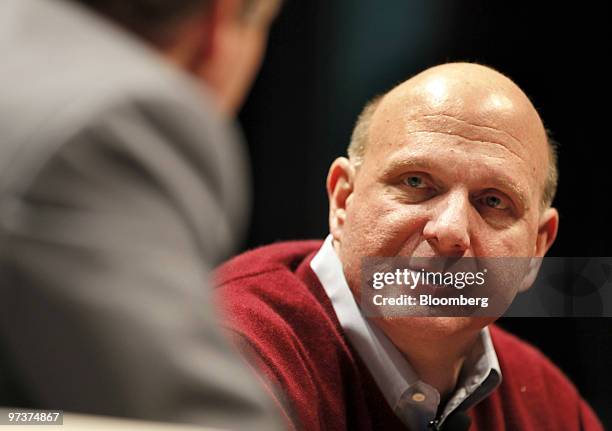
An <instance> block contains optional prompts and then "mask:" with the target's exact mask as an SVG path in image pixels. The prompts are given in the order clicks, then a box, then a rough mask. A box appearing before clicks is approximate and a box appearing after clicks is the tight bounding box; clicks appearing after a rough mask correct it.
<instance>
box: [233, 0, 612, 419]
mask: <svg viewBox="0 0 612 431" xmlns="http://www.w3.org/2000/svg"><path fill="white" fill-rule="evenodd" d="M609 40H610V6H609V4H608V3H606V2H593V1H582V2H567V3H566V4H562V3H561V2H554V3H552V2H536V1H530V2H521V1H513V2H502V1H496V2H490V1H486V0H463V1H460V2H459V1H448V0H421V1H415V0H382V1H381V0H379V1H374V0H369V1H368V0H302V1H297V0H287V1H286V2H285V6H284V9H283V11H282V13H281V15H280V16H279V18H278V20H277V22H276V24H275V25H274V27H273V29H272V33H271V35H270V45H269V50H268V55H267V58H266V61H265V62H264V65H263V68H262V73H261V75H260V77H259V78H258V81H257V82H256V84H255V87H254V89H253V92H252V94H251V97H250V98H249V100H248V102H247V104H246V106H245V108H244V109H243V111H242V113H241V122H242V124H243V126H244V129H245V133H246V136H247V140H248V142H249V146H250V152H251V157H252V161H253V165H254V166H255V168H254V172H253V181H254V182H253V189H254V193H255V206H254V213H253V222H252V226H251V231H250V235H249V239H248V242H247V245H246V247H248V248H250V247H254V246H257V245H262V244H266V243H270V242H274V241H278V240H285V239H300V238H324V237H325V235H326V234H327V232H328V230H327V196H326V193H325V178H326V175H327V169H328V167H329V165H330V163H331V162H332V161H333V160H334V158H336V157H338V156H340V155H345V153H346V146H347V145H348V142H349V138H350V134H351V131H352V127H353V123H354V121H355V118H356V115H357V114H358V113H359V111H360V110H361V108H362V106H363V104H364V103H365V102H366V101H367V100H368V99H369V98H371V97H372V96H374V95H376V94H378V93H381V92H384V91H386V90H387V89H389V88H390V87H391V86H393V85H395V84H397V83H399V82H401V81H403V80H405V79H406V78H408V77H409V76H411V75H413V74H415V73H418V72H419V71H421V70H423V69H425V68H427V67H430V66H433V65H436V64H439V63H444V62H448V61H471V62H478V63H482V64H486V65H489V66H492V67H494V68H496V69H498V70H500V71H501V72H503V73H504V74H506V75H508V76H509V77H510V78H512V79H513V80H514V81H515V82H516V83H517V84H518V85H519V86H520V87H521V88H523V90H524V91H525V92H526V93H527V94H528V95H529V97H530V98H531V100H532V101H533V103H534V105H535V106H536V108H537V109H538V110H539V112H540V114H541V116H542V118H543V120H544V122H545V125H546V126H547V127H548V128H549V129H550V130H551V131H552V132H553V136H554V138H555V139H556V140H557V141H558V142H559V143H560V159H559V167H560V174H561V178H560V183H559V192H558V195H557V199H556V201H555V206H556V207H557V208H558V209H559V212H560V214H561V224H560V233H559V237H558V239H557V241H556V243H555V245H554V246H553V248H552V250H551V252H550V253H549V255H552V256H611V255H612V244H610V238H611V236H612V235H610V234H609V228H608V223H607V221H608V218H609V209H610V205H609V190H610V189H611V187H610V186H611V185H612V179H611V178H610V175H609V173H610V162H609V160H608V157H607V153H608V151H607V147H608V146H609V145H610V143H609V131H608V130H607V129H608V126H609V125H610V123H611V122H612V120H610V119H609V113H610V112H609V111H610V109H609V106H610V103H611V100H612V99H611V97H610V96H611V94H610V93H611V92H610V84H609V76H610V69H609V66H608V65H607V63H608V57H609V54H610V43H609ZM246 247H245V248H246ZM501 324H502V325H503V326H504V327H506V328H508V329H510V330H511V331H512V332H514V333H516V334H518V335H520V336H521V337H522V338H524V339H526V340H528V341H530V342H532V343H533V344H535V345H536V346H538V348H540V349H541V350H542V351H544V352H545V353H546V354H547V355H548V356H549V357H550V358H551V359H552V360H553V361H554V362H555V363H556V364H557V365H558V366H559V367H560V368H561V369H563V371H564V372H565V373H566V374H567V375H568V376H569V377H570V378H571V379H572V380H573V381H574V382H575V384H576V386H577V387H578V388H579V390H580V391H581V393H582V394H583V396H584V397H585V398H586V399H588V400H589V402H590V403H591V405H592V406H593V407H594V408H595V409H596V410H597V412H598V414H599V416H600V417H601V419H602V421H604V424H606V425H607V426H608V427H612V372H610V368H611V367H612V319H606V318H580V319H576V318H554V319H553V318H531V319H528V318H521V319H516V318H515V319H508V318H507V319H502V321H501Z"/></svg>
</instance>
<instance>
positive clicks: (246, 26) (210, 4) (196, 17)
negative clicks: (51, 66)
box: [75, 0, 281, 115]
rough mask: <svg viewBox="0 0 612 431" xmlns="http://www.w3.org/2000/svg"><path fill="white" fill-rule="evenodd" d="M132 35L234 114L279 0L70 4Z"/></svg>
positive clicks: (96, 0)
mask: <svg viewBox="0 0 612 431" xmlns="http://www.w3.org/2000/svg"><path fill="white" fill-rule="evenodd" d="M75 1H77V2H79V3H83V4H85V5H87V6H90V7H92V8H93V9H95V10H97V11H98V12H100V13H102V14H103V15H105V16H107V17H108V18H110V19H112V20H113V21H115V22H117V23H119V24H120V25H122V26H124V27H125V28H127V29H128V30H130V31H132V32H133V33H136V34H137V35H139V36H140V37H142V38H143V39H144V40H146V41H148V42H149V43H150V44H151V45H152V46H154V47H155V48H156V49H157V50H159V51H160V52H161V53H162V54H163V55H164V56H165V57H166V58H167V59H169V60H170V61H172V62H173V63H175V64H177V65H178V66H179V67H181V68H182V69H184V70H186V71H187V72H189V73H190V74H192V75H193V76H195V77H196V78H197V79H199V80H200V81H201V82H202V83H204V84H206V86H207V87H208V88H209V89H210V90H212V92H213V93H214V95H215V97H216V99H217V101H218V103H219V106H220V108H221V109H222V110H223V111H224V112H226V113H227V114H230V115H234V114H235V113H236V111H237V110H238V109H239V108H240V106H241V104H242V102H243V101H244V98H245V96H246V95H247V93H248V91H249V89H250V86H251V84H252V82H253V80H254V78H255V75H256V73H257V70H258V69H259V66H260V64H261V60H262V58H263V54H264V51H265V45H266V41H267V36H268V30H269V27H270V25H271V23H272V21H273V19H274V17H275V16H276V14H277V13H278V9H279V6H280V2H281V0H75Z"/></svg>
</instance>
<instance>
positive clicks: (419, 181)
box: [404, 175, 426, 189]
mask: <svg viewBox="0 0 612 431" xmlns="http://www.w3.org/2000/svg"><path fill="white" fill-rule="evenodd" d="M404 182H405V183H406V184H407V185H409V186H410V187H414V188H415V189H422V188H424V187H426V184H425V182H424V181H423V178H421V177H419V176H416V175H412V176H410V177H408V178H406V179H405V180H404Z"/></svg>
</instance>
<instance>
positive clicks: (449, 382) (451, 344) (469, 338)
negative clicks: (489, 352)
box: [377, 321, 479, 405]
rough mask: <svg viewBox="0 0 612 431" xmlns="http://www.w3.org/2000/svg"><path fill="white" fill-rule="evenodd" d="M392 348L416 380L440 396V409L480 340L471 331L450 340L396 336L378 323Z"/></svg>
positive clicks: (390, 327)
mask: <svg viewBox="0 0 612 431" xmlns="http://www.w3.org/2000/svg"><path fill="white" fill-rule="evenodd" d="M377 325H378V326H379V327H380V328H381V329H382V330H383V332H385V334H386V335H387V337H389V339H390V340H391V342H392V343H393V344H394V345H395V347H396V348H397V349H398V350H399V351H400V352H401V353H402V354H403V355H404V357H405V358H406V360H407V361H408V362H409V363H410V366H411V367H412V368H413V369H414V371H415V372H416V374H417V375H418V376H419V379H420V380H422V381H423V382H425V383H427V384H429V385H431V386H433V387H434V388H436V389H437V390H438V392H439V393H440V405H444V404H445V403H446V401H447V400H448V399H449V398H450V396H451V395H452V394H453V392H454V390H455V387H456V386H457V381H458V380H459V375H460V373H461V369H462V367H463V365H464V363H465V360H466V358H467V357H468V355H469V353H470V352H471V351H472V349H473V347H474V345H475V343H476V342H477V339H478V337H479V330H476V329H470V330H466V331H462V332H461V333H457V334H453V335H452V336H449V337H435V336H432V337H423V335H422V334H423V331H418V332H419V335H417V336H414V337H412V336H406V334H405V332H404V331H402V333H401V335H395V334H396V331H394V330H393V326H394V325H392V326H387V325H386V324H385V322H380V321H379V322H377Z"/></svg>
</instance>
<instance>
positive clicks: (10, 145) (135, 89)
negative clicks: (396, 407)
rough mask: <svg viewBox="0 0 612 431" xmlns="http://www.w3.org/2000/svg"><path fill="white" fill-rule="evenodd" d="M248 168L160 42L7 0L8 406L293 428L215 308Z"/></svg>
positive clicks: (3, 81) (4, 367)
mask: <svg viewBox="0 0 612 431" xmlns="http://www.w3.org/2000/svg"><path fill="white" fill-rule="evenodd" d="M246 170H247V168H246V165H245V163H244V158H243V154H242V147H241V146H240V145H239V142H237V140H236V135H235V131H233V129H232V128H231V127H230V125H228V124H226V123H224V121H223V120H222V119H221V118H219V117H217V115H216V114H215V110H214V109H213V108H212V107H211V106H210V103H209V102H208V101H207V100H206V98H205V97H204V96H203V90H202V89H201V88H200V87H198V86H197V85H196V84H195V83H194V82H191V81H190V79H189V78H187V77H186V76H184V75H183V74H182V73H180V72H178V71H177V70H174V69H173V68H172V67H171V66H169V65H166V64H165V62H163V61H161V60H160V59H158V57H157V56H156V55H155V54H154V53H153V52H151V51H149V50H148V48H146V47H145V46H144V44H141V43H140V42H138V41H137V40H135V39H134V38H132V37H131V36H129V35H128V34H126V33H124V32H123V31H121V30H119V29H118V28H115V27H114V26H113V25H112V24H110V23H107V22H105V21H103V20H102V19H100V18H98V17H96V16H94V15H93V14H92V13H89V12H87V11H85V10H82V9H80V8H77V7H76V6H74V5H72V4H68V3H65V2H64V1H60V0H2V1H0V405H5V406H6V405H8V406H28V407H39V408H54V409H64V410H67V411H77V412H88V413H95V414H103V415H116V416H129V417H136V418H142V419H153V420H162V421H176V422H191V423H199V424H204V425H209V426H218V427H227V428H233V429H243V428H248V429H265V430H268V429H275V428H276V427H277V425H276V422H275V419H274V418H273V416H272V415H269V413H270V406H269V404H268V401H267V398H266V397H265V396H264V395H263V393H262V391H261V390H260V386H259V384H258V383H257V382H256V380H257V378H256V377H255V376H254V375H252V374H251V373H250V372H249V371H247V368H246V366H245V364H243V363H242V362H241V360H240V359H238V357H237V356H236V355H234V353H233V351H232V350H231V349H230V348H228V346H227V344H226V342H225V340H224V339H223V337H221V335H220V331H219V329H218V327H217V325H216V323H215V316H214V315H215V313H214V311H213V307H212V305H211V302H210V301H211V300H210V293H211V292H210V281H209V276H210V274H209V270H210V269H211V267H212V266H213V265H214V264H216V263H217V262H218V261H219V259H220V258H221V257H224V256H226V255H227V253H228V252H229V251H230V250H231V249H232V247H233V245H234V242H235V237H236V234H237V232H238V231H239V230H240V227H241V226H242V225H243V223H244V218H245V217H244V216H245V208H246V206H247V205H246V202H245V200H246V192H245V178H246V177H245V173H246Z"/></svg>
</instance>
